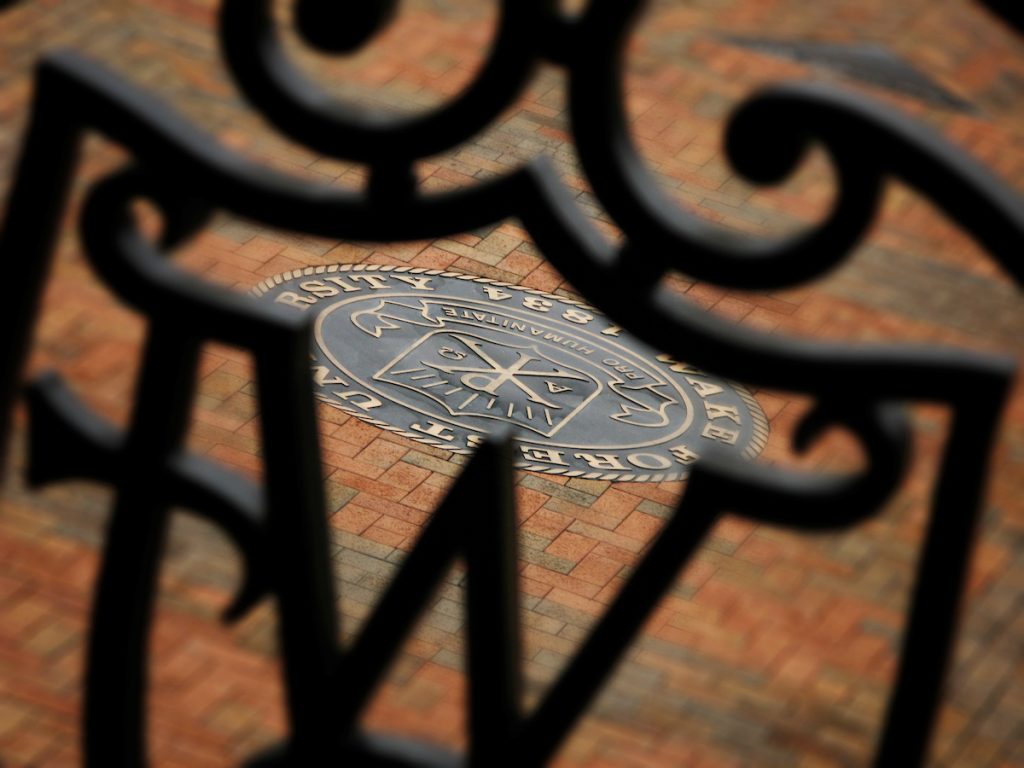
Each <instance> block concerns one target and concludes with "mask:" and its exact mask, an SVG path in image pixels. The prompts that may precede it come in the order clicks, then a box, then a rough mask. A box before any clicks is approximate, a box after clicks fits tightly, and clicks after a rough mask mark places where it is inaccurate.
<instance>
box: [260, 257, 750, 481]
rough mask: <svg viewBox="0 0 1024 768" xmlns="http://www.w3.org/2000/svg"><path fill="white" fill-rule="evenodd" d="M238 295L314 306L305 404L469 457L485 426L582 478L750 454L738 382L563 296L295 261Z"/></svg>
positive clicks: (649, 473)
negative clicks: (509, 434) (715, 449)
mask: <svg viewBox="0 0 1024 768" xmlns="http://www.w3.org/2000/svg"><path fill="white" fill-rule="evenodd" d="M253 293H255V294H256V295H257V296H261V297H263V298H264V299H266V300H270V301H273V302H275V303H277V304H280V305H283V306H285V307H289V308H291V309H293V310H294V311H296V312H303V313H309V314H315V321H314V337H315V341H314V349H313V351H312V365H313V380H314V382H315V386H316V396H317V398H318V399H319V400H321V401H323V402H325V403H327V404H329V405H332V406H334V407H336V408H340V409H341V410H343V411H345V412H347V413H350V414H353V415H355V416H358V417H359V418H360V419H363V420H365V421H368V422H370V423H371V424H375V425H377V426H379V427H382V428H384V429H388V430H391V431H393V432H397V433H399V434H402V435H404V436H406V437H409V438H412V439H414V440H418V441H420V442H423V443H428V444H430V445H434V446H437V447H439V448H444V449H446V450H449V451H452V452H454V453H463V454H468V453H472V452H473V449H474V447H475V446H476V445H479V444H480V442H482V440H483V437H484V436H485V435H486V434H487V433H488V432H490V431H492V430H493V429H494V428H495V427H496V426H497V425H499V424H511V425H513V426H514V428H515V429H516V433H517V439H518V441H519V451H520V454H519V458H520V461H519V462H518V466H519V467H520V468H522V469H527V470H531V471H536V472H547V473H550V474H559V475H565V476H570V477H583V478H587V479H596V480H633V481H653V482H658V481H662V480H677V479H680V478H682V477H684V476H685V475H686V473H687V471H688V467H689V466H690V465H691V464H693V463H694V462H695V461H697V460H698V459H699V458H700V455H701V452H702V450H703V449H705V447H706V446H708V445H709V444H712V443H713V444H717V445H720V446H724V447H725V448H726V449H729V450H734V451H735V452H736V454H737V455H740V456H744V457H748V458H749V457H752V456H754V455H756V454H757V453H758V452H760V450H761V448H762V447H763V446H764V443H765V439H766V438H767V435H768V427H767V421H766V420H765V417H764V413H763V412H762V411H761V409H760V407H759V406H758V405H757V402H756V401H755V400H754V398H753V397H752V396H751V395H750V393H749V392H747V390H746V389H744V388H743V387H741V386H739V385H736V384H732V383H729V382H727V381H724V380H722V379H716V378H714V377H712V376H708V375H706V374H705V373H703V372H702V371H700V370H697V369H695V368H692V367H690V366H688V365H686V364H684V363H680V362H677V361H675V360H673V359H671V358H669V357H668V356H666V355H660V354H658V353H657V352H655V351H654V350H652V349H650V348H649V347H647V346H645V345H644V344H642V343H640V342H639V341H637V340H635V339H633V338H631V337H630V336H629V334H627V333H626V332H625V331H623V330H622V329H620V328H618V327H616V326H615V325H613V324H612V323H611V322H609V320H608V319H607V318H606V317H605V316H604V315H602V314H601V313H600V312H598V311H597V310H595V309H594V308H592V307H589V306H587V305H586V304H582V303H580V302H578V301H572V300H570V299H566V298H564V297H561V296H555V295H552V294H548V293H544V292H542V291H537V290H533V289H532V288H525V287H523V286H518V285H511V284H509V283H502V282H498V281H496V280H490V279H487V278H482V277H474V276H472V275H464V274H460V273H457V272H449V271H443V270H437V269H418V268H412V267H405V266H396V267H391V266H378V265H362V264H359V265H333V266H318V267H307V268H305V269H297V270H293V271H292V272H288V273H285V274H283V275H278V276H276V277H273V278H270V279H268V280H265V281H263V282H262V283H261V284H260V285H258V286H257V287H256V288H254V289H253Z"/></svg>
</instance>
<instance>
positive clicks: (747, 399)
mask: <svg viewBox="0 0 1024 768" xmlns="http://www.w3.org/2000/svg"><path fill="white" fill-rule="evenodd" d="M361 272H365V273H385V274H387V273H392V274H395V275H409V276H424V277H441V278H449V279H455V280H463V281H467V282H473V283H477V284H481V285H485V286H492V287H494V288H498V289H501V290H503V291H514V292H517V293H521V294H524V295H528V296H536V297H539V298H542V299H546V300H548V301H552V302H557V303H559V304H563V305H567V306H569V307H573V308H577V309H579V310H580V311H584V312H587V313H589V314H592V315H594V316H595V317H605V315H604V313H603V312H601V311H600V310H599V309H597V308H595V307H593V306H591V305H589V304H587V303H585V302H582V301H579V300H577V299H572V298H568V297H566V296H561V295H558V294H553V293H549V292H547V291H542V290H539V289H536V288H529V287H526V286H523V285H517V284H515V283H508V282H504V281H501V280H495V279H493V278H489V277H481V276H478V275H470V274H466V273H462V272H456V271H453V270H447V269H428V268H424V267H410V266H404V265H382V264H328V265H316V266H309V267H302V268H298V269H293V270H289V271H286V272H282V273H280V274H277V275H273V276H272V277H268V278H266V279H265V280H262V281H260V282H259V283H258V284H257V285H256V286H254V287H253V288H252V289H251V290H250V294H251V295H253V296H255V297H261V296H264V295H266V294H268V293H270V292H271V291H273V290H274V289H275V288H276V287H277V286H280V285H282V284H284V283H286V282H288V281H291V280H295V279H298V278H302V277H316V276H319V275H331V274H338V273H361ZM633 354H634V355H636V356H637V357H638V358H641V355H640V351H637V350H633ZM662 357H663V356H657V358H656V359H657V362H659V363H661V364H667V365H671V364H673V363H674V361H671V360H665V359H661V358H662ZM641 359H642V358H641ZM646 362H647V363H648V364H649V365H651V366H652V367H655V359H652V360H650V361H646ZM684 367H686V366H684ZM657 370H659V371H660V368H659V369H657ZM699 373H700V374H701V375H704V372H703V371H699ZM712 378H713V379H714V381H716V382H718V383H720V384H724V385H726V386H728V387H729V388H730V390H731V391H732V392H734V393H735V394H736V395H737V396H738V397H739V398H740V400H741V401H742V402H743V404H744V405H745V406H746V408H747V413H748V415H749V416H750V418H751V424H750V434H749V436H748V437H747V439H746V441H745V445H744V447H743V449H742V452H741V455H742V456H744V457H745V458H753V457H755V456H757V455H758V454H759V453H760V452H761V451H762V450H763V448H764V446H765V444H766V443H767V440H768V432H769V429H768V420H767V418H766V417H765V414H764V412H763V411H762V409H761V406H760V404H759V403H758V402H757V400H756V398H755V397H754V396H753V394H752V393H751V392H750V390H749V389H747V388H746V387H745V386H743V385H742V384H739V383H737V382H734V381H730V380H728V379H724V378H720V377H712ZM318 399H319V400H321V401H322V402H325V403H326V404H329V405H330V406H331V407H334V408H337V409H339V410H341V411H343V412H345V413H347V414H349V415H351V416H355V417H356V418H358V419H360V420H361V421H363V422H365V423H368V424H372V425H373V426H375V427H379V428H380V429H383V430H386V431H388V432H392V433H394V434H398V435H401V436H402V437H406V438H409V439H410V440H414V441H416V442H418V443H422V444H426V445H430V446H433V447H436V448H441V449H443V450H446V451H449V452H451V453H455V454H462V455H469V454H471V453H472V452H473V448H471V447H467V448H463V447H461V446H457V445H452V443H451V442H447V441H444V440H439V439H436V438H434V437H431V436H430V435H428V434H424V433H417V432H412V431H409V430H408V429H404V428H401V427H397V426H395V425H394V424H391V423H388V422H385V421H382V420H381V419H377V418H374V417H373V416H372V415H370V414H369V413H367V412H366V411H364V410H361V409H359V408H357V407H353V406H350V405H348V404H346V403H344V402H342V401H338V400H329V399H327V398H325V397H319V396H318ZM389 401H390V402H391V403H393V404H395V405H398V406H399V407H403V408H406V407H405V406H404V405H403V404H402V403H401V402H399V401H395V400H393V399H391V398H389ZM406 409H407V408H406ZM666 442H669V440H666ZM516 467H517V468H518V469H522V470H526V471H530V472H540V473H544V474H549V475H559V476H562V477H576V478H581V479H585V480H605V481H619V482H621V481H627V482H665V481H674V480H682V479H684V478H685V477H686V476H687V475H688V474H689V468H688V467H682V468H680V469H678V470H671V471H656V472H634V471H624V472H623V471H618V472H601V471H587V470H583V469H575V468H572V467H568V466H556V465H553V464H548V463H537V462H536V461H535V462H530V461H525V460H524V461H522V462H518V463H517V464H516Z"/></svg>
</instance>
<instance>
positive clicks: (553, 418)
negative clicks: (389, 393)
mask: <svg viewBox="0 0 1024 768" xmlns="http://www.w3.org/2000/svg"><path fill="white" fill-rule="evenodd" d="M373 378H374V379H375V380H377V381H380V382H386V383H388V384H394V385H397V386H400V387H405V388H407V389H412V390H414V391H416V392H419V393H421V394H423V395H425V396H426V397H428V398H430V399H431V400H432V401H434V402H435V403H437V404H438V405H440V406H441V407H442V408H444V410H445V412H446V413H447V414H449V415H451V416H479V417H483V418H491V419H500V420H502V421H508V422H512V423H513V424H516V425H517V426H520V427H523V428H524V429H528V430H531V431H533V432H536V433H537V434H540V435H544V436H545V437H550V436H551V435H553V434H555V432H557V431H558V429H559V428H560V427H562V426H563V425H564V424H566V423H567V422H568V421H569V420H570V419H572V417H573V416H575V415H576V414H577V413H579V412H580V411H581V410H583V408H584V407H586V405H587V403H589V402H590V401H591V400H592V399H593V398H594V397H595V396H596V395H597V394H598V393H599V392H600V391H601V383H600V382H599V381H598V380H597V379H596V378H594V377H593V376H591V375H590V374H588V373H586V372H584V371H581V370H579V369H578V368H574V367H572V366H570V365H567V364H566V363H565V362H563V361H560V360H554V359H552V358H551V357H549V356H547V355H546V354H544V353H543V352H542V351H541V350H539V349H538V348H537V347H536V345H532V344H520V343H512V342H507V341H496V340H494V339H493V338H488V337H485V336H482V335H478V334H474V333H463V332H460V331H449V330H444V331H434V332H432V333H428V334H426V335H424V336H422V337H421V338H420V339H419V340H418V341H417V342H416V343H415V344H413V345H412V346H411V347H409V349H407V350H406V351H405V352H404V353H403V354H402V355H401V356H400V357H398V358H396V359H395V360H393V361H392V362H391V363H389V364H388V365H387V366H385V367H384V368H383V369H381V370H380V371H378V372H377V373H376V374H375V375H374V377H373Z"/></svg>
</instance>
